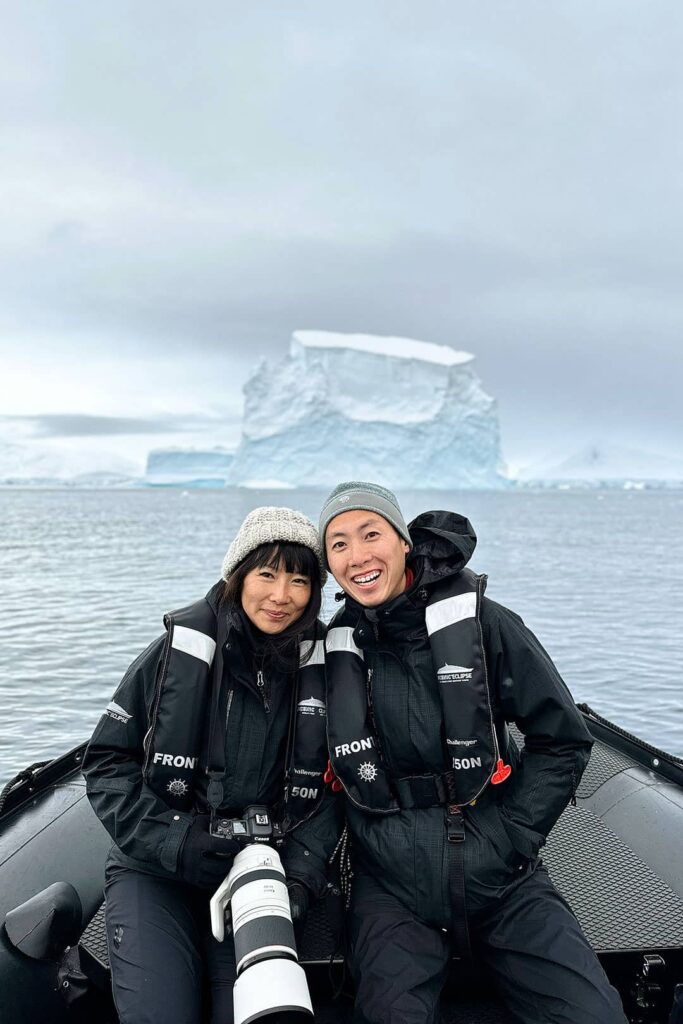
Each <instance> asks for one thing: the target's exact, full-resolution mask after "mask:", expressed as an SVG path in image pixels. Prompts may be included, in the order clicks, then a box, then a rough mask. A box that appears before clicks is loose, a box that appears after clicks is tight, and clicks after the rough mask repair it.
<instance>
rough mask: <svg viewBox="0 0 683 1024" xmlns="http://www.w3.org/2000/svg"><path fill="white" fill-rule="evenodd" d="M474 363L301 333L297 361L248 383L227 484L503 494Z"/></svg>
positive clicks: (421, 346) (432, 348)
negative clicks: (495, 490)
mask: <svg viewBox="0 0 683 1024" xmlns="http://www.w3.org/2000/svg"><path fill="white" fill-rule="evenodd" d="M473 362H474V356H472V355H470V354H469V353H467V352H457V351H455V350H454V349H451V348H449V347H447V346H445V345H433V344H428V343H426V342H423V341H415V340H412V339H409V338H386V337H377V336H374V335H365V334H333V333H329V332H322V331H296V332H295V333H294V334H293V336H292V340H291V344H290V350H289V355H288V356H287V357H286V358H285V359H283V360H282V361H281V362H279V363H277V364H275V365H271V364H269V363H267V362H266V361H262V362H261V363H260V364H259V366H258V367H257V368H256V370H255V372H254V373H253V375H252V376H251V377H250V379H249V380H248V381H247V383H246V385H245V388H244V395H245V409H244V420H243V425H242V440H241V443H240V446H239V448H238V450H237V452H236V455H235V462H234V465H233V468H232V473H231V483H233V484H238V485H241V486H259V485H261V486H262V485H263V484H264V483H266V482H267V483H268V484H269V485H270V486H273V485H278V486H285V487H302V486H320V487H330V486H333V485H334V484H335V483H338V482H339V480H343V479H345V478H347V479H353V478H358V477H360V478H365V479H372V480H376V481H378V482H381V483H385V484H387V485H389V486H392V487H404V488H446V489H450V488H462V487H468V488H473V487H498V486H502V485H504V484H505V477H504V475H503V473H504V467H503V464H502V460H501V453H500V437H499V427H498V415H497V411H496V403H495V401H494V399H493V398H491V397H490V396H489V395H487V394H486V392H485V391H484V390H483V388H482V386H481V382H480V380H479V377H478V376H477V374H476V373H475V371H474V369H473V365H472V364H473Z"/></svg>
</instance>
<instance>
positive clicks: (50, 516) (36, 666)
mask: <svg viewBox="0 0 683 1024" xmlns="http://www.w3.org/2000/svg"><path fill="white" fill-rule="evenodd" d="M324 496H325V495H324V493H323V492H315V491H288V492H282V491H279V492H267V491H263V492H254V491H243V490H237V489H235V490H232V489H225V490H190V491H181V490H131V491H125V490H120V491H83V490H78V491H70V490H55V491H47V490H45V491H43V490H25V491H22V490H4V491H0V526H1V530H0V707H1V708H2V715H3V720H4V721H3V728H2V731H1V732H0V784H2V782H4V781H5V780H7V779H9V778H10V777H11V776H12V775H13V774H14V773H15V772H16V771H18V770H19V769H20V768H22V767H24V766H25V765H27V764H30V763H31V762H33V761H37V760H43V759H45V758H47V757H50V756H55V755H57V754H59V753H62V752H64V751H66V750H67V749H69V748H70V747H71V746H74V745H75V744H77V743H79V742H81V741H82V740H84V739H86V738H87V737H88V736H89V734H90V733H91V732H92V729H93V727H94V726H95V723H96V722H97V719H98V717H99V715H100V714H101V713H102V710H103V709H104V706H105V705H106V703H107V701H108V699H109V697H110V695H111V693H112V692H113V691H114V689H115V687H116V685H117V683H118V681H119V679H120V677H121V675H122V674H123V672H124V670H125V669H126V667H127V665H128V664H129V662H130V661H132V659H133V658H134V657H135V656H136V655H137V654H138V653H139V651H140V650H142V648H143V647H145V646H146V645H147V644H148V643H149V642H150V640H152V639H153V638H154V637H155V636H157V635H159V634H160V633H161V632H162V615H163V613H164V612H165V611H168V610H170V609H172V608H175V607H179V606H181V605H184V604H188V603H189V602H191V601H193V600H196V599H197V598H198V597H200V596H201V595H203V594H204V593H205V592H206V590H207V589H208V588H209V586H210V585H211V584H212V583H214V582H215V580H216V579H218V577H219V575H220V566H221V562H222V559H223V555H224V553H225V550H226V548H227V546H228V543H229V541H230V540H231V538H232V536H233V534H234V532H235V530H236V529H237V527H238V526H239V524H240V522H241V520H242V518H243V517H244V515H246V513H247V512H248V511H249V510H250V509H251V508H253V507H255V506H256V505H264V504H274V505H275V504H287V505H292V506H294V507H296V508H300V509H301V510H302V511H304V512H306V513H307V514H309V515H310V516H311V517H312V518H316V516H317V513H318V510H319V508H320V505H321V502H322V500H323V498H324ZM400 498H401V501H402V505H403V508H404V512H405V513H406V517H407V518H408V517H411V516H413V515H415V514H417V513H418V512H420V511H424V510H425V509H428V508H447V509H454V510H456V511H458V512H461V513H463V514H464V515H467V516H468V517H469V518H470V520H471V521H472V523H473V525H474V527H475V529H476V531H477V534H478V536H479V544H478V547H477V551H476V552H475V557H474V559H473V562H472V566H473V568H474V569H475V570H477V571H479V572H486V573H487V574H488V575H489V586H488V594H489V596H491V597H493V598H494V599H495V600H497V601H500V602H501V603H503V604H506V605H508V606H509V607H511V608H513V609H515V611H517V612H518V613H519V614H521V615H522V616H523V618H524V619H525V621H526V623H527V625H529V626H530V627H531V628H532V629H533V630H534V631H535V632H536V633H537V635H538V636H539V638H540V639H541V642H542V643H543V644H544V646H545V647H546V649H547V650H548V651H549V653H550V654H551V656H552V657H553V659H554V660H555V662H556V664H557V665H558V667H559V669H560V671H561V673H562V675H563V676H564V678H565V680H566V682H567V684H568V685H569V687H570V689H571V690H572V692H573V694H574V697H575V699H576V700H581V701H587V702H588V703H589V704H590V705H591V706H592V707H594V708H595V709H596V710H597V711H599V712H600V713H601V714H603V715H605V716H607V717H608V718H610V719H612V720H613V721H615V722H618V723H619V724H620V725H622V726H624V727H625V728H627V729H629V730H631V731H632V732H635V733H636V734H637V735H639V736H641V737H642V738H643V739H646V740H648V741H649V742H651V743H654V744H656V745H657V746H660V747H664V748H665V749H667V750H669V751H670V752H671V753H674V754H678V755H679V756H680V755H683V686H682V677H683V630H682V628H681V627H682V624H683V493H681V492H671V491H659V492H657V491H642V492H639V491H627V492H622V491H602V492H599V491H586V492H530V491H522V492H485V493H484V492H465V493H458V494H455V493H434V492H424V491H423V492H415V493H405V492H402V493H401V494H400ZM328 589H329V593H328V594H326V610H327V613H328V615H329V614H330V613H331V611H332V610H333V608H334V602H333V596H332V595H333V588H332V587H329V588H328Z"/></svg>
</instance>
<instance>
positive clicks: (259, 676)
mask: <svg viewBox="0 0 683 1024" xmlns="http://www.w3.org/2000/svg"><path fill="white" fill-rule="evenodd" d="M256 685H257V686H258V689H259V693H260V694H261V700H262V701H263V709H264V711H265V713H266V714H267V715H269V714H270V701H269V699H268V694H267V691H266V681H265V679H264V678H263V672H261V670H260V669H259V671H258V672H257V673H256Z"/></svg>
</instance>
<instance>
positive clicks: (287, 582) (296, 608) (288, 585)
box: [241, 561, 311, 636]
mask: <svg viewBox="0 0 683 1024" xmlns="http://www.w3.org/2000/svg"><path fill="white" fill-rule="evenodd" d="M310 597H311V581H310V579H309V578H308V576H304V575H303V574H302V573H300V572H287V570H286V569H285V567H284V565H283V563H282V561H280V562H279V564H278V566H277V568H273V567H272V566H270V565H263V566H260V567H258V568H256V569H252V570H251V572H248V573H247V575H246V576H245V577H244V583H243V584H242V594H241V601H242V608H243V609H244V613H245V615H246V616H247V618H248V619H249V621H250V622H251V623H253V625H254V626H256V628H257V629H260V630H261V632H262V633H269V634H271V636H274V635H276V634H277V633H282V632H283V630H285V629H287V627H288V626H291V625H292V623H293V622H296V621H297V619H300V618H301V616H302V615H303V613H304V612H305V611H306V606H307V604H308V602H309V599H310Z"/></svg>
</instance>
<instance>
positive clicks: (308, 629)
mask: <svg viewBox="0 0 683 1024" xmlns="http://www.w3.org/2000/svg"><path fill="white" fill-rule="evenodd" d="M280 565H283V566H284V569H285V572H291V573H301V575H302V576H307V577H308V579H309V580H310V583H311V596H310V597H309V599H308V604H307V605H306V607H305V609H304V613H303V615H301V617H300V618H298V619H297V620H296V622H293V623H292V624H291V625H290V626H288V627H287V628H286V629H284V630H283V631H282V632H281V633H277V634H276V635H270V634H268V633H261V632H260V630H259V631H258V640H259V647H260V648H261V650H262V653H263V657H264V659H265V664H266V665H267V666H270V667H273V668H276V669H280V670H281V671H285V672H295V671H296V669H297V668H298V667H299V641H300V639H301V637H302V635H303V634H305V633H309V634H310V633H315V634H316V636H317V628H316V623H317V619H318V615H319V614H320V604H321V601H322V587H321V584H320V565H319V563H318V559H317V557H316V555H315V553H314V552H313V551H312V550H311V549H310V548H309V547H306V545H305V544H294V543H292V542H290V541H284V540H283V541H272V542H271V543H269V544H260V545H259V547H257V548H254V550H253V551H250V552H249V554H248V555H247V556H246V558H243V559H242V561H241V562H240V563H239V565H237V566H235V568H234V569H233V571H232V572H231V573H230V578H229V579H228V580H227V581H226V584H225V589H224V591H223V598H222V600H223V602H225V603H226V604H227V606H228V610H230V611H237V610H241V608H242V602H241V596H242V586H243V584H244V580H245V578H246V576H247V575H248V574H249V573H250V572H253V570H254V569H263V568H266V567H268V568H269V569H277V568H278V567H279V566H280ZM249 626H250V628H251V630H252V631H254V630H255V629H256V627H255V626H254V624H253V623H251V622H250V623H249ZM312 651H313V647H312V646H311V651H310V652H309V654H308V658H310V656H311V654H312ZM308 658H304V659H303V662H304V663H305V661H307V660H308Z"/></svg>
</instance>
